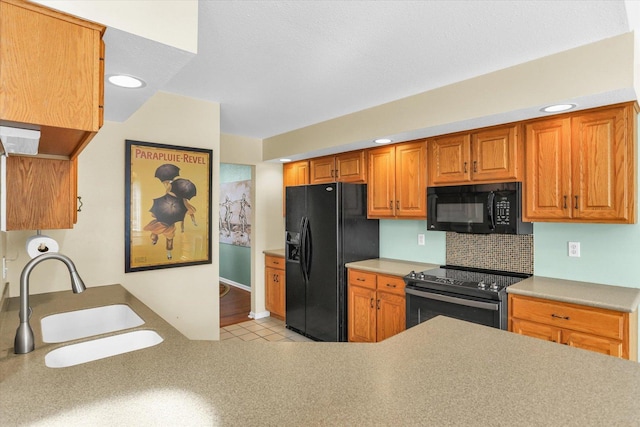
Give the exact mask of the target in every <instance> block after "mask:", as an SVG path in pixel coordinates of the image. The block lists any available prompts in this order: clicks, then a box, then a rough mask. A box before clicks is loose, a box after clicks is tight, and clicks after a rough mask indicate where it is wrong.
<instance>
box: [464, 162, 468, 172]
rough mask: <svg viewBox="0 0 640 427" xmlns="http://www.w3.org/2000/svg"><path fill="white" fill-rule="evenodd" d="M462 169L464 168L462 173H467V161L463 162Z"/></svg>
mask: <svg viewBox="0 0 640 427" xmlns="http://www.w3.org/2000/svg"><path fill="white" fill-rule="evenodd" d="M463 169H464V173H467V162H464V165H463Z"/></svg>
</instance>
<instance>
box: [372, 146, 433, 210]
mask: <svg viewBox="0 0 640 427" xmlns="http://www.w3.org/2000/svg"><path fill="white" fill-rule="evenodd" d="M426 154H427V149H426V142H425V141H416V142H408V143H402V144H396V145H390V146H385V147H380V148H374V149H370V150H369V151H368V163H369V175H368V176H369V179H368V188H367V198H368V203H367V206H368V212H367V213H368V217H369V218H419V219H424V218H426V216H427V201H426V191H427V167H426V163H427V156H426Z"/></svg>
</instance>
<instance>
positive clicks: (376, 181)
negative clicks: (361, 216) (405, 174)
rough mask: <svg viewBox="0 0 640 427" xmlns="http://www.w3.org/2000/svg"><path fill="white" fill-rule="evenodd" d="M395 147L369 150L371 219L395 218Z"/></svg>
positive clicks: (369, 213) (368, 188)
mask: <svg viewBox="0 0 640 427" xmlns="http://www.w3.org/2000/svg"><path fill="white" fill-rule="evenodd" d="M395 153H396V150H395V148H394V147H392V146H389V147H380V148H375V149H371V150H369V153H368V157H369V184H368V186H367V199H368V200H367V213H368V216H369V217H371V218H389V217H393V216H394V212H395V210H394V201H395V199H396V189H395V187H396V185H395V161H396V160H395V159H396V158H395Z"/></svg>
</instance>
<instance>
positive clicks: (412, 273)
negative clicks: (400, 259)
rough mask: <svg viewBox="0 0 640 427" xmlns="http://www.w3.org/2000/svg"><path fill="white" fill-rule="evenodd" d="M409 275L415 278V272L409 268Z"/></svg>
mask: <svg viewBox="0 0 640 427" xmlns="http://www.w3.org/2000/svg"><path fill="white" fill-rule="evenodd" d="M409 277H411V278H412V279H415V278H416V272H415V271H413V270H411V273H409Z"/></svg>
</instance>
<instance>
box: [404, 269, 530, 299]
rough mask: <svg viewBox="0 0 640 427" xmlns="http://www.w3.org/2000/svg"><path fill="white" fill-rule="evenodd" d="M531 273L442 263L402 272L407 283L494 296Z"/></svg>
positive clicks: (485, 296) (455, 291)
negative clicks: (423, 269)
mask: <svg viewBox="0 0 640 427" xmlns="http://www.w3.org/2000/svg"><path fill="white" fill-rule="evenodd" d="M529 276H530V275H528V274H521V273H512V272H505V271H495V270H483V269H474V268H468V267H459V266H451V265H447V266H442V267H440V268H434V269H432V270H425V271H422V272H418V273H416V272H415V271H412V272H411V273H409V274H408V275H407V276H405V278H404V279H405V282H406V284H407V286H412V287H415V288H426V289H432V290H440V291H445V292H451V293H459V294H464V295H472V296H480V297H484V298H492V299H495V297H496V296H497V294H498V293H502V292H503V290H504V289H506V287H507V286H510V285H512V284H514V283H517V282H519V281H521V280H523V279H525V278H527V277H529Z"/></svg>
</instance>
